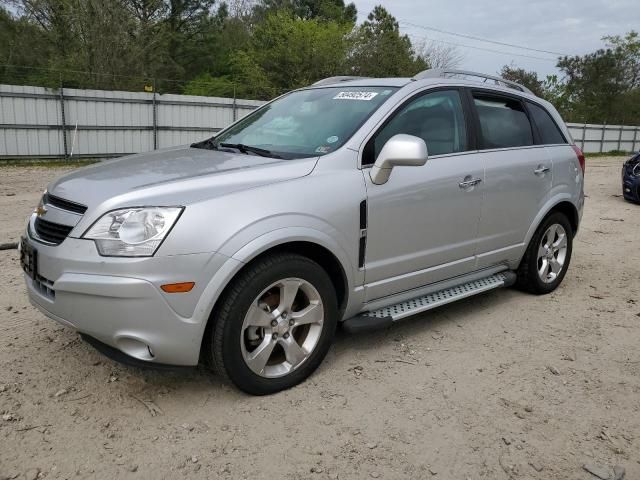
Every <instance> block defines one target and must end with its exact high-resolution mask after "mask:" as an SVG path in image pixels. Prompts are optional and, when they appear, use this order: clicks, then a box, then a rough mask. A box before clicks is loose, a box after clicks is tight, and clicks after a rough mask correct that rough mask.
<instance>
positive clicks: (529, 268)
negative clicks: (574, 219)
mask: <svg viewBox="0 0 640 480" xmlns="http://www.w3.org/2000/svg"><path fill="white" fill-rule="evenodd" d="M572 249H573V228H572V227H571V223H569V220H568V219H567V217H566V215H564V214H563V213H560V212H555V213H552V214H551V215H549V216H548V217H547V218H546V219H545V220H544V221H543V222H542V223H541V224H540V226H539V227H538V229H537V230H536V232H535V233H534V235H533V237H532V238H531V241H530V242H529V246H528V247H527V251H526V252H525V254H524V257H523V258H522V261H521V262H520V266H519V267H518V272H517V274H518V280H517V285H518V286H519V287H520V288H521V289H522V290H526V291H528V292H531V293H535V294H538V295H541V294H545V293H550V292H552V291H554V290H555V289H556V288H557V287H558V285H560V283H561V282H562V279H563V278H564V276H565V274H566V273H567V269H568V268H569V262H570V261H571V252H572Z"/></svg>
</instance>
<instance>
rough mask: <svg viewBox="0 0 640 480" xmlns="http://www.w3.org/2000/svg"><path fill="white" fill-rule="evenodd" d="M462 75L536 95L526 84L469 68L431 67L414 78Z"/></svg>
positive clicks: (463, 77)
mask: <svg viewBox="0 0 640 480" xmlns="http://www.w3.org/2000/svg"><path fill="white" fill-rule="evenodd" d="M455 77H460V78H462V79H464V80H469V78H467V77H474V78H476V79H479V81H481V82H482V83H487V81H489V80H492V81H493V83H494V84H495V85H502V86H505V87H508V88H513V89H514V90H519V91H521V92H524V93H529V94H531V95H535V94H534V93H533V92H532V91H531V90H529V89H528V88H527V87H525V86H524V85H520V84H519V83H516V82H512V81H511V80H507V79H505V78H502V77H498V76H495V75H487V74H484V73H478V72H471V71H468V70H451V69H446V68H431V69H429V70H424V71H422V72H420V73H418V74H417V75H416V76H415V77H413V80H423V79H425V78H455Z"/></svg>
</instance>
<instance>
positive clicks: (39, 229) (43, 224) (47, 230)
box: [33, 217, 73, 245]
mask: <svg viewBox="0 0 640 480" xmlns="http://www.w3.org/2000/svg"><path fill="white" fill-rule="evenodd" d="M33 226H34V229H35V231H36V234H37V235H38V237H39V238H40V239H42V240H44V241H45V242H47V243H52V244H54V245H60V244H61V243H62V241H63V240H64V239H65V238H67V236H68V235H69V233H71V230H73V227H72V226H71V225H61V224H59V223H54V222H49V221H47V220H45V219H44V218H39V217H38V218H36V219H35V222H34V223H33Z"/></svg>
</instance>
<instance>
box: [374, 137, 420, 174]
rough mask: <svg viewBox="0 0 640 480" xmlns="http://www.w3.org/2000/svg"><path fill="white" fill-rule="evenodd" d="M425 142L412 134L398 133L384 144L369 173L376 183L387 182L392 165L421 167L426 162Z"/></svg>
mask: <svg viewBox="0 0 640 480" xmlns="http://www.w3.org/2000/svg"><path fill="white" fill-rule="evenodd" d="M427 157H428V153H427V144H426V143H424V140H423V139H421V138H419V137H415V136H413V135H405V134H404V133H399V134H398V135H394V136H393V137H391V138H390V139H389V140H387V143H385V144H384V147H382V150H381V151H380V154H379V155H378V158H377V159H376V163H374V164H373V167H371V171H370V172H369V175H370V176H371V181H372V182H373V183H375V184H376V185H382V184H383V183H387V180H389V175H391V170H393V167H400V166H404V167H421V166H422V165H424V164H425V163H427Z"/></svg>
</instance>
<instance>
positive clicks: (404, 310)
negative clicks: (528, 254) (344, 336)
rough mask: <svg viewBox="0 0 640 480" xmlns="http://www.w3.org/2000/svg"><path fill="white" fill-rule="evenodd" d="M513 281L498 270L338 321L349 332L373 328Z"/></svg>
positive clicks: (511, 276) (504, 285)
mask: <svg viewBox="0 0 640 480" xmlns="http://www.w3.org/2000/svg"><path fill="white" fill-rule="evenodd" d="M515 281H516V274H515V273H514V272H511V271H507V272H500V273H496V274H494V275H490V276H488V277H485V278H481V279H479V280H474V281H473V282H468V283H463V284H461V285H457V286H455V287H451V288H445V289H443V290H439V291H437V292H433V293H429V294H428V295H423V296H420V297H417V298H412V299H410V300H406V301H404V302H400V303H396V304H395V305H389V306H388V307H383V308H380V309H378V310H373V311H371V312H365V313H361V314H360V315H357V316H355V317H353V318H349V319H347V320H345V321H344V322H343V323H342V326H343V328H344V329H345V330H346V331H347V332H349V333H360V332H363V331H369V330H377V329H380V328H385V327H387V326H389V325H391V324H392V323H393V322H397V321H398V320H402V319H403V318H406V317H410V316H411V315H415V314H417V313H422V312H425V311H427V310H431V309H433V308H436V307H439V306H441V305H446V304H447V303H451V302H455V301H457V300H462V299H463V298H467V297H471V296H473V295H477V294H479V293H482V292H486V291H489V290H493V289H494V288H500V287H509V286H511V285H513V284H514V283H515Z"/></svg>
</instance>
